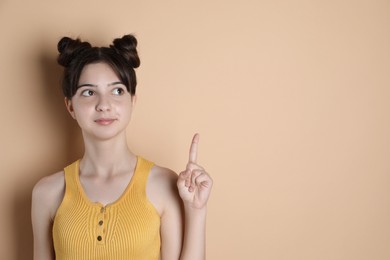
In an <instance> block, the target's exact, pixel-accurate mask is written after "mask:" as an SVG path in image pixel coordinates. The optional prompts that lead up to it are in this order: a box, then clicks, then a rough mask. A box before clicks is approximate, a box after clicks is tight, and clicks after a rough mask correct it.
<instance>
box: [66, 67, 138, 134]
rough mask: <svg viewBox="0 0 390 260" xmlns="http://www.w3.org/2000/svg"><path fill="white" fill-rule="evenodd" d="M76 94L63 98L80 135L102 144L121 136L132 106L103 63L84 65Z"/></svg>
mask: <svg viewBox="0 0 390 260" xmlns="http://www.w3.org/2000/svg"><path fill="white" fill-rule="evenodd" d="M78 87H79V88H78V89H77V92H76V94H75V95H74V96H73V97H72V99H71V100H69V99H67V98H65V103H66V107H67V109H68V111H69V113H70V114H71V115H72V117H73V118H74V119H76V120H77V122H78V124H79V126H80V128H81V130H82V131H83V134H84V135H88V136H90V137H93V138H96V139H100V140H106V139H110V138H112V137H115V136H117V135H119V134H125V129H126V127H127V125H128V123H129V122H130V118H131V113H132V110H133V106H134V103H135V96H133V97H132V96H131V95H130V93H129V92H128V91H127V89H126V86H125V85H123V84H122V83H121V82H120V80H119V78H118V76H117V75H116V74H115V72H114V71H113V70H112V68H111V67H110V66H109V65H108V64H106V63H93V64H88V65H86V66H85V67H84V68H83V70H82V72H81V75H80V80H79V84H78Z"/></svg>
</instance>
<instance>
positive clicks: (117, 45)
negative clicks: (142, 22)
mask: <svg viewBox="0 0 390 260" xmlns="http://www.w3.org/2000/svg"><path fill="white" fill-rule="evenodd" d="M110 47H111V48H113V49H115V50H116V52H117V53H118V54H120V55H121V56H122V57H124V58H125V59H126V60H127V61H128V62H129V63H130V65H131V66H132V67H133V68H138V67H139V65H140V63H141V62H140V59H139V57H138V52H137V39H136V38H135V37H134V36H133V35H131V34H128V35H125V36H123V37H122V38H116V39H114V41H113V45H110Z"/></svg>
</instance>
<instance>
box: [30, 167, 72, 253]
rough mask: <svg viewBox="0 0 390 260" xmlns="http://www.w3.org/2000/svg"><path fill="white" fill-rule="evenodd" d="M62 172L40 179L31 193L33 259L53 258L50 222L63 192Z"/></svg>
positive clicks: (51, 222)
mask: <svg viewBox="0 0 390 260" xmlns="http://www.w3.org/2000/svg"><path fill="white" fill-rule="evenodd" d="M64 186H65V185H64V180H63V173H62V172H60V173H56V174H53V175H51V176H48V177H45V178H43V179H42V180H40V181H39V182H38V183H37V184H36V185H35V187H34V189H33V193H32V206H31V220H32V228H33V235H34V260H54V259H55V255H54V249H53V238H52V224H53V218H54V215H55V213H56V211H57V208H58V206H59V204H60V203H61V200H62V197H63V194H64Z"/></svg>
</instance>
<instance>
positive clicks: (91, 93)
mask: <svg viewBox="0 0 390 260" xmlns="http://www.w3.org/2000/svg"><path fill="white" fill-rule="evenodd" d="M81 95H83V96H84V97H90V96H92V95H93V91H92V90H90V89H86V90H84V91H83V92H81Z"/></svg>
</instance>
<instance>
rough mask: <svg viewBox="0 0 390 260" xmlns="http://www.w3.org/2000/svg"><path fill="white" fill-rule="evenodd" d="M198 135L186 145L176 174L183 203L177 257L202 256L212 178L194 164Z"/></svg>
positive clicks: (195, 258) (189, 259)
mask: <svg viewBox="0 0 390 260" xmlns="http://www.w3.org/2000/svg"><path fill="white" fill-rule="evenodd" d="M198 143H199V135H198V134H195V135H194V137H193V139H192V143H191V146H190V154H189V160H188V163H187V167H186V169H185V170H184V171H183V172H181V173H180V174H179V178H178V181H177V187H178V190H179V194H180V197H181V199H182V201H183V205H184V237H183V246H182V250H181V255H180V260H204V259H205V258H206V256H205V254H206V245H205V244H206V213H207V201H208V199H209V195H210V192H211V187H212V185H213V181H212V179H211V177H210V176H209V174H208V173H207V172H206V171H205V170H204V168H203V167H201V166H200V165H198V164H197V156H198Z"/></svg>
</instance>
